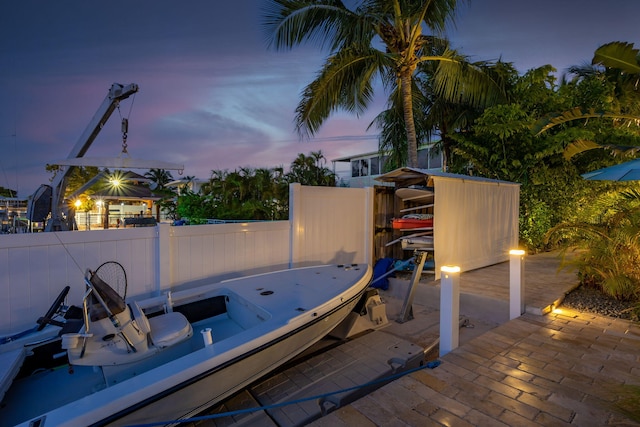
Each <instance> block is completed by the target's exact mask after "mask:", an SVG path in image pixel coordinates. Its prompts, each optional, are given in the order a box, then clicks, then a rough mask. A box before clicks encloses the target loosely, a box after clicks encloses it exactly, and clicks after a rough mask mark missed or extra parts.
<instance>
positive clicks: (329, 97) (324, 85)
mask: <svg viewBox="0 0 640 427" xmlns="http://www.w3.org/2000/svg"><path fill="white" fill-rule="evenodd" d="M386 61H387V58H386V57H385V55H384V54H382V53H381V52H379V51H377V50H376V49H368V50H367V51H366V52H364V51H362V50H359V49H355V48H352V49H342V50H341V51H339V52H338V53H337V54H335V55H333V56H331V57H329V58H328V59H327V61H326V62H325V64H324V66H323V67H322V69H321V71H320V73H319V75H318V76H317V78H316V79H315V80H314V81H313V82H311V83H310V84H309V85H307V87H306V88H305V89H304V91H303V94H302V99H301V101H300V103H299V104H298V107H297V108H296V118H295V123H296V129H297V131H298V133H299V134H300V135H301V136H307V137H308V136H311V135H314V134H315V133H316V132H317V131H318V129H319V128H320V126H321V125H322V123H323V122H324V121H325V120H326V119H327V118H328V117H329V115H330V114H331V113H332V112H334V111H336V110H338V109H339V108H343V109H345V110H346V111H349V112H353V113H355V114H361V113H362V112H363V111H364V110H365V109H366V108H367V106H368V105H369V103H370V102H371V100H372V97H373V82H374V80H375V77H376V76H379V75H381V74H382V73H383V72H384V68H385V65H388V64H386Z"/></svg>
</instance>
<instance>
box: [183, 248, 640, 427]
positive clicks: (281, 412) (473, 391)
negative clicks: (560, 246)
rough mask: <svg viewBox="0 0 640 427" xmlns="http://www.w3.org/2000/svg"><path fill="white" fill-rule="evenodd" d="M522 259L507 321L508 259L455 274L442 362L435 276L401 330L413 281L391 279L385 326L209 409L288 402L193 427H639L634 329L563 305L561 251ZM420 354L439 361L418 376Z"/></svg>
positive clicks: (639, 366) (569, 274) (565, 288)
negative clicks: (521, 280)
mask: <svg viewBox="0 0 640 427" xmlns="http://www.w3.org/2000/svg"><path fill="white" fill-rule="evenodd" d="M525 262H526V264H525V294H524V295H525V307H526V313H525V314H524V315H522V316H521V317H519V318H516V319H514V320H509V319H508V311H509V309H508V293H509V290H508V289H509V263H508V262H506V263H501V264H497V265H494V266H490V267H486V268H482V269H478V270H474V271H470V272H465V273H462V274H461V276H460V288H461V296H460V315H461V317H463V318H464V322H462V321H461V329H460V345H459V347H458V348H456V349H455V350H453V351H452V352H450V353H448V354H446V355H444V356H442V357H438V354H437V347H436V351H435V352H434V351H433V349H434V347H433V344H434V343H437V339H438V335H439V280H437V279H436V278H435V277H434V276H433V275H431V276H430V277H429V276H425V277H423V278H422V280H421V281H420V283H419V284H418V288H417V289H416V290H415V294H414V300H413V305H412V313H413V319H412V320H410V321H407V322H404V323H398V322H395V321H394V320H393V319H394V318H396V316H398V314H399V313H400V309H401V306H402V301H403V297H404V294H405V292H406V289H407V287H408V281H407V280H403V279H391V281H390V287H389V290H388V291H381V292H380V295H381V297H382V299H383V301H384V302H385V303H386V306H387V315H388V316H389V319H390V321H389V323H388V324H387V325H386V326H385V327H383V328H381V329H380V330H376V331H374V332H371V333H369V334H363V335H362V336H359V337H355V338H354V339H350V340H348V341H347V342H346V343H343V344H340V345H336V346H334V347H331V346H329V348H327V349H324V350H320V351H318V352H317V354H310V355H308V357H307V358H306V359H303V360H302V361H300V362H299V363H298V364H292V365H288V366H286V367H285V368H284V369H282V370H280V371H278V372H277V373H275V375H273V376H271V377H269V378H266V379H264V380H263V381H262V382H259V383H258V384H255V385H253V386H252V387H250V388H249V389H247V390H245V391H243V392H242V393H240V394H238V395H236V396H235V397H234V398H233V399H230V400H229V401H227V402H225V403H224V404H223V405H220V406H218V407H216V408H214V409H213V410H212V411H209V412H208V413H209V414H213V413H216V412H218V413H222V412H229V411H237V410H239V409H249V408H258V407H267V408H268V407H270V406H273V405H274V403H276V404H277V403H280V404H283V406H278V407H277V408H273V409H266V410H261V411H256V412H251V413H248V414H242V415H239V416H235V417H224V418H217V419H207V420H202V421H197V422H193V423H191V424H190V425H192V426H201V427H205V426H206V427H209V426H231V425H233V426H238V425H261V426H262V425H264V426H274V427H275V426H278V427H285V426H287V427H288V426H303V425H310V426H315V427H324V426H327V427H342V426H432V425H433V426H441V425H455V426H512V425H519V426H549V425H553V426H556V425H557V426H609V425H611V426H613V425H616V426H621V425H622V426H637V425H640V410H639V409H638V408H640V325H638V324H637V323H632V322H629V321H625V320H621V319H614V318H609V317H604V316H598V315H594V314H590V313H582V312H577V311H574V310H568V309H566V308H563V307H561V302H562V299H563V298H564V296H565V295H566V294H567V293H568V292H570V291H571V290H572V289H573V288H575V287H576V286H577V285H578V281H577V278H576V275H575V271H571V270H568V269H559V265H560V259H559V258H558V253H544V254H537V255H533V256H528V257H526V261H525ZM394 347H396V348H399V349H400V351H399V353H395V354H394V350H393V349H394ZM420 350H423V351H424V352H421V351H420ZM407 353H408V355H407ZM400 354H401V355H400ZM419 354H422V355H423V356H424V360H433V359H435V360H437V362H438V363H439V365H438V366H437V367H433V368H431V369H430V368H420V363H419V360H418V359H419V356H418V355H419ZM389 360H396V361H400V360H405V363H404V365H402V363H399V364H398V366H392V365H393V364H389ZM400 365H402V366H400ZM403 371H405V372H408V373H407V374H406V375H403V374H402V372H403ZM394 374H398V376H397V377H394ZM391 377H394V378H393V380H389V381H381V382H380V383H376V384H375V385H371V386H369V387H366V388H364V389H362V390H352V391H350V392H345V393H343V394H340V395H332V396H331V397H330V398H324V399H313V400H309V401H304V402H300V403H294V404H291V405H289V404H286V403H287V402H292V401H299V400H304V397H305V396H312V397H313V396H319V395H323V393H327V392H331V391H335V390H343V389H349V388H351V387H353V386H354V384H356V385H357V384H369V383H371V382H372V380H375V379H376V378H377V379H382V380H384V379H385V378H391Z"/></svg>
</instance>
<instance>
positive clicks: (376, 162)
mask: <svg viewBox="0 0 640 427" xmlns="http://www.w3.org/2000/svg"><path fill="white" fill-rule="evenodd" d="M369 161H370V162H371V163H370V165H371V175H379V174H380V159H379V158H377V157H372V158H371V159H369Z"/></svg>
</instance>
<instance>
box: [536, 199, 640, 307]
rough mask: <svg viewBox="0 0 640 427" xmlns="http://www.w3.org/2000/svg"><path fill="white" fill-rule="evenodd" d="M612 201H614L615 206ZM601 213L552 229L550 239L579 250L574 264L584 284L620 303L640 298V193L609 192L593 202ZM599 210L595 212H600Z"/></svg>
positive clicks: (566, 247)
mask: <svg viewBox="0 0 640 427" xmlns="http://www.w3.org/2000/svg"><path fill="white" fill-rule="evenodd" d="M612 200H613V201H614V202H613V203H612ZM594 208H597V209H599V213H598V214H593V216H592V217H591V218H589V217H587V215H586V214H585V218H584V219H583V220H578V221H574V222H565V223H561V224H559V225H557V226H556V227H553V228H552V229H551V230H549V232H548V233H547V239H549V240H551V241H554V242H555V243H562V244H563V245H564V248H565V249H568V248H570V247H572V248H578V249H580V251H579V254H578V256H577V257H575V258H574V260H573V261H571V263H573V264H575V265H576V266H577V268H578V274H579V277H580V280H581V282H582V283H583V284H585V285H588V286H595V287H598V288H600V289H601V290H602V291H603V292H604V293H605V294H607V295H610V296H612V297H615V298H617V299H620V300H637V299H638V298H640V192H639V191H637V190H626V191H623V192H609V193H606V194H603V195H602V196H600V197H598V198H596V199H595V200H594ZM597 209H594V211H595V210H597Z"/></svg>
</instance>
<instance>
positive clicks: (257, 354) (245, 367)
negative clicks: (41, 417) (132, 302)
mask: <svg viewBox="0 0 640 427" xmlns="http://www.w3.org/2000/svg"><path fill="white" fill-rule="evenodd" d="M357 300H358V299H357V298H354V299H353V300H352V301H351V302H349V303H348V304H345V305H343V306H342V307H340V308H339V309H338V310H336V311H335V312H334V313H331V314H329V315H327V316H326V317H323V318H321V319H318V321H316V322H314V323H313V324H309V325H306V326H304V327H303V328H301V330H296V331H293V332H292V333H290V334H288V335H287V336H284V337H282V338H281V339H279V340H278V341H277V342H273V343H269V344H267V345H265V346H264V347H263V348H258V349H256V350H255V351H254V352H253V353H252V354H251V355H243V356H241V357H239V358H238V359H237V360H232V361H230V362H229V363H228V364H225V365H222V366H216V367H215V368H213V369H212V370H211V371H209V372H205V373H202V374H201V376H202V378H193V379H190V380H188V381H186V382H184V383H182V384H180V385H178V386H176V387H175V388H173V389H171V390H167V392H168V393H170V394H169V395H166V396H154V398H152V399H149V400H148V401H145V402H140V403H139V404H137V405H135V406H132V407H129V408H127V409H126V410H124V411H122V412H121V413H119V414H114V415H113V416H112V417H109V418H108V419H107V420H105V421H106V423H103V422H100V423H98V424H97V425H109V426H125V425H132V424H144V423H149V422H151V421H168V420H175V419H176V417H175V414H176V413H179V414H183V415H182V416H181V418H186V417H190V416H194V415H196V414H198V413H200V412H202V411H204V410H205V409H207V408H208V407H211V406H213V405H214V404H216V403H218V402H221V401H222V400H224V399H226V398H227V397H229V396H231V395H232V394H233V393H235V392H237V391H239V390H241V389H243V388H245V387H246V386H248V385H249V384H251V383H253V382H255V381H256V380H258V379H260V378H261V377H263V376H264V375H265V374H266V373H268V372H271V371H273V370H275V369H277V368H278V367H279V366H281V365H283V364H284V363H286V362H288V361H289V360H291V359H293V358H294V357H296V356H297V355H299V354H300V353H302V352H303V351H305V350H306V349H308V348H309V347H311V346H312V345H313V344H315V343H316V342H318V341H319V340H320V339H321V338H323V337H325V336H326V335H327V334H328V333H329V332H331V330H333V329H334V328H335V327H336V326H337V325H338V324H339V323H340V322H342V320H344V318H345V317H346V316H347V315H348V314H349V313H350V312H351V310H352V309H353V307H354V306H355V304H356V302H357ZM132 411H134V412H132ZM127 412H128V414H127Z"/></svg>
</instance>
